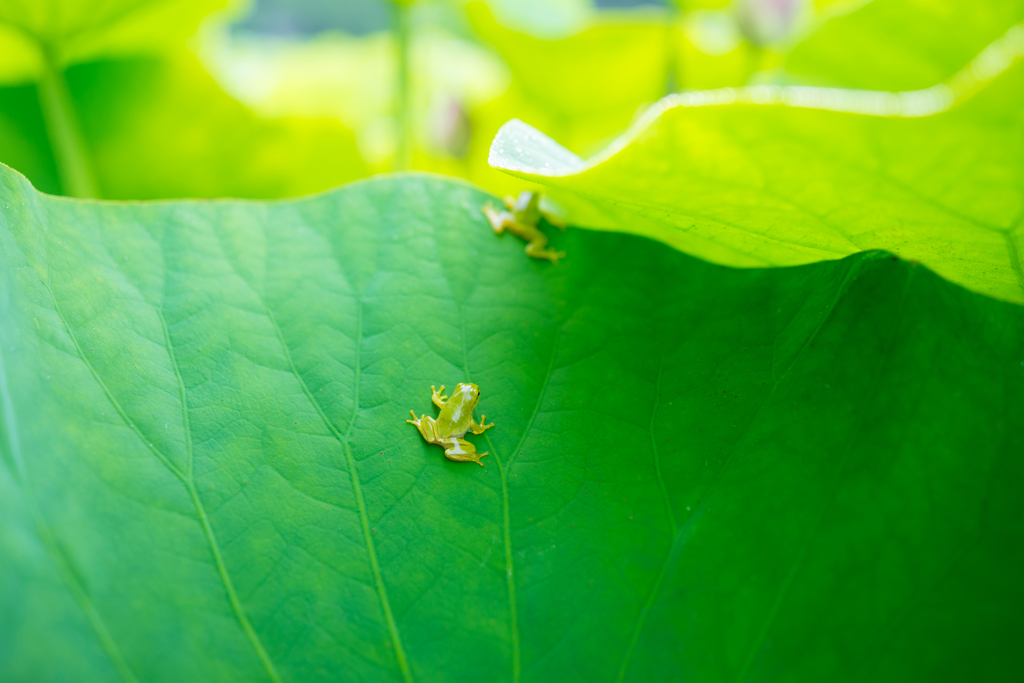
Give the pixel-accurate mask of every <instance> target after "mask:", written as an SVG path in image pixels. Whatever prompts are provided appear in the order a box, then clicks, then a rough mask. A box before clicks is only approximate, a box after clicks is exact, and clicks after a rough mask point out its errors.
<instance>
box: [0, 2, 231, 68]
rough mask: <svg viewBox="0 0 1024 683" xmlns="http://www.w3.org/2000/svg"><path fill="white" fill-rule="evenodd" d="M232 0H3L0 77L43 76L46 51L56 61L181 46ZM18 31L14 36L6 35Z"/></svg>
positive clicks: (0, 9) (62, 62) (63, 62)
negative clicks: (2, 51) (209, 16)
mask: <svg viewBox="0 0 1024 683" xmlns="http://www.w3.org/2000/svg"><path fill="white" fill-rule="evenodd" d="M229 3H230V0H95V1H89V2H83V0H48V1H47V2H31V1H29V2H24V1H23V0H0V31H2V33H0V46H2V47H5V48H7V49H8V50H9V51H8V52H7V53H6V54H5V60H4V61H5V62H8V61H13V63H14V64H17V65H19V67H18V68H17V69H15V68H13V66H11V65H10V64H7V65H5V67H4V68H2V69H0V77H3V78H6V79H7V80H9V81H19V80H33V81H34V80H38V79H39V78H41V77H42V72H43V63H44V61H45V60H46V56H45V54H44V53H47V52H48V53H49V54H50V59H52V60H53V61H54V62H55V63H56V64H57V65H59V66H61V67H66V66H68V65H70V64H74V63H77V62H83V61H90V60H95V59H97V58H101V57H112V56H119V55H125V54H131V55H136V54H139V53H143V54H153V53H154V52H157V51H161V50H163V49H166V48H167V47H169V46H173V47H177V46H178V45H179V44H181V43H182V42H183V41H184V40H185V39H186V38H188V37H189V36H190V35H192V33H194V32H195V30H196V27H197V26H198V25H199V23H200V21H201V20H202V19H204V18H206V17H207V16H208V15H209V14H211V13H212V12H214V11H216V10H220V9H224V8H225V7H227V6H228V5H229ZM11 34H14V36H12V37H10V38H6V37H5V36H8V35H11Z"/></svg>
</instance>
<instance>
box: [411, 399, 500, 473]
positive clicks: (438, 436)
mask: <svg viewBox="0 0 1024 683" xmlns="http://www.w3.org/2000/svg"><path fill="white" fill-rule="evenodd" d="M430 391H431V393H432V395H431V397H430V400H431V401H433V402H434V405H436V406H437V407H438V408H440V409H441V414H440V415H438V416H437V419H436V420H435V419H434V418H432V417H427V416H426V415H421V416H420V418H419V419H416V412H415V411H413V410H410V411H409V412H410V413H411V414H412V419H411V420H406V422H408V423H409V424H413V425H416V429H418V430H420V435H421V436H422V437H423V439H424V440H425V441H426V442H427V443H434V444H437V445H438V446H444V454H445V455H446V456H447V457H448V459H449V460H454V461H456V462H475V463H476V464H478V465H480V467H483V466H484V464H483V463H482V462H480V458H482V457H484V456H485V455H487V453H486V452H484V453H477V452H476V446H474V445H473V444H471V443H470V442H468V441H466V440H465V439H463V438H462V437H463V436H465V435H466V432H468V431H472V432H473V433H474V434H483V433H484V431H485V430H487V429H490V428H491V427H493V426H494V423H493V422H492V423H491V424H484V423H485V422H486V420H487V418H486V417H485V416H483V415H481V416H480V424H477V423H476V420H474V419H473V409H474V408H476V403H477V401H479V400H480V387H478V386H477V385H475V384H468V383H466V384H463V383H460V384H458V385H456V387H455V391H454V392H452V397H451V398H450V399H449V398H448V397H447V396H443V394H444V385H442V386H441V389H440V390H438V389H435V388H434V387H430Z"/></svg>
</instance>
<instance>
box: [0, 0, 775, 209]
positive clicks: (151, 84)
mask: <svg viewBox="0 0 1024 683" xmlns="http://www.w3.org/2000/svg"><path fill="white" fill-rule="evenodd" d="M226 4H227V3H226V2H225V0H203V1H200V0H191V1H186V0H176V1H175V2H170V3H168V2H151V1H140V2H127V0H125V1H124V2H122V3H121V4H118V3H108V4H105V5H104V6H103V8H102V10H101V11H98V12H91V11H89V10H88V9H87V6H88V3H78V4H76V3H75V2H71V1H70V0H68V1H66V2H62V3H58V4H55V5H54V4H50V5H47V6H46V8H45V9H44V8H42V7H41V6H40V7H39V8H34V9H33V8H31V7H30V8H28V9H26V8H25V7H24V6H23V5H21V4H19V3H14V2H13V1H11V2H7V3H0V46H7V48H8V49H7V55H8V58H7V59H6V60H5V61H4V64H3V65H2V66H0V83H2V82H6V83H7V84H8V85H7V86H5V87H4V88H0V99H2V100H4V101H5V102H8V105H7V106H5V107H3V109H2V110H0V127H2V130H3V131H4V133H5V134H4V136H3V137H2V138H0V161H4V162H6V163H9V164H10V165H12V166H13V167H15V168H18V169H20V170H22V171H23V172H25V173H26V174H27V175H28V177H29V178H30V179H32V180H33V181H34V182H35V183H36V184H37V185H38V186H39V187H40V188H41V189H44V190H46V191H48V192H57V193H74V192H73V190H72V185H71V184H69V183H73V179H74V178H75V177H76V175H77V176H82V175H83V174H84V175H85V176H92V177H91V179H89V178H87V180H86V181H85V182H84V186H85V187H89V186H91V187H92V188H93V189H92V191H93V192H95V193H98V194H99V195H100V196H104V197H108V198H155V197H183V196H197V197H209V196H240V197H266V198H270V197H279V196H293V195H298V194H305V193H309V192H315V191H318V190H322V189H326V188H327V187H331V186H334V185H336V184H339V183H341V182H345V181H347V180H351V179H354V178H357V177H363V176H366V175H368V174H370V173H375V172H383V171H388V170H391V169H393V168H396V167H399V166H402V165H403V164H404V162H401V161H400V160H399V159H398V157H397V155H398V153H399V150H400V149H401V148H402V145H403V144H405V143H404V142H403V140H405V139H406V138H409V140H408V143H409V144H408V146H409V147H410V149H411V163H412V168H416V169H421V170H430V171H436V172H441V173H446V174H452V175H458V176H461V177H464V178H466V179H469V180H471V181H473V182H475V183H477V184H479V185H482V186H484V187H488V188H491V189H493V190H495V191H499V192H512V191H514V190H516V189H519V188H521V187H523V185H522V183H521V181H518V180H515V179H512V178H509V177H507V176H505V175H504V174H502V173H500V172H497V171H494V170H493V169H491V168H490V167H489V166H488V164H487V152H488V148H489V146H490V142H491V140H492V139H493V137H494V135H495V133H496V132H497V130H498V128H499V127H500V126H501V125H502V124H503V123H504V122H505V121H507V120H509V119H511V118H521V119H524V120H528V121H530V122H532V123H533V124H534V125H536V126H537V127H539V128H541V129H542V130H544V131H545V132H547V133H548V134H549V135H552V136H553V137H555V138H557V139H559V140H560V141H562V143H563V144H565V145H566V146H567V147H568V148H570V149H572V150H574V151H576V152H577V153H580V154H591V153H593V152H595V151H597V150H598V149H600V148H601V147H602V146H603V145H604V144H606V143H608V142H609V141H610V140H612V139H613V138H614V137H615V135H617V134H618V133H620V132H621V131H622V130H624V129H625V128H626V127H627V126H628V125H629V123H630V122H631V121H632V120H634V118H635V117H636V116H637V115H638V114H639V113H640V112H641V111H643V109H644V108H646V107H647V106H649V105H650V104H651V103H653V102H654V101H656V100H657V99H658V98H659V97H661V96H663V95H664V94H665V93H666V92H670V91H672V90H676V89H679V88H686V87H713V86H720V85H738V84H741V83H743V82H746V81H747V80H749V79H750V78H751V77H752V76H753V75H754V74H755V73H757V72H760V71H763V70H764V69H766V68H769V67H771V66H772V65H773V64H775V63H776V62H777V59H778V58H777V55H778V54H779V53H778V52H777V51H775V50H774V48H773V49H770V50H765V49H764V48H763V47H757V48H754V47H753V46H751V45H749V44H748V43H746V42H745V41H744V39H743V36H742V31H741V30H740V29H739V28H738V27H739V24H738V23H737V20H736V14H735V12H734V10H732V9H730V8H728V7H725V6H723V4H722V3H717V4H716V3H697V4H694V5H687V6H686V8H685V11H680V10H679V8H674V6H672V7H666V6H664V5H660V4H659V3H654V4H650V3H643V4H642V6H638V7H623V5H637V4H640V3H630V2H602V3H599V4H600V5H602V6H603V7H604V8H597V7H595V6H593V5H591V4H590V3H589V2H586V1H584V0H564V1H562V2H557V3H552V2H543V3H524V2H505V1H502V0H491V1H490V3H489V4H488V3H485V2H482V1H481V0H471V1H469V2H461V1H455V0H452V1H448V2H445V1H436V0H423V1H421V2H417V3H412V4H411V5H410V6H409V7H407V8H405V9H400V8H396V7H395V6H393V5H390V4H389V3H386V2H383V1H382V0H380V1H370V0H365V1H363V2H357V3H341V4H338V5H329V4H324V3H319V2H306V3H298V4H293V3H286V4H281V3H273V2H268V3H260V4H259V6H258V7H257V8H256V11H251V9H252V8H249V9H248V10H247V9H246V6H245V5H239V4H237V3H236V4H233V5H230V6H226ZM609 6H613V7H609ZM214 10H218V12H214ZM736 11H739V10H736ZM211 12H213V14H212V15H211V14H210V13H211ZM247 12H248V14H249V18H248V19H246V18H245V16H246V14H247ZM397 12H404V13H406V14H408V22H407V23H408V24H409V26H410V27H411V32H410V36H411V37H410V39H409V40H410V50H409V53H408V54H409V55H410V57H409V63H410V64H411V70H410V74H411V76H410V79H409V86H408V87H409V89H410V92H409V96H408V98H404V96H402V92H403V90H402V88H401V87H400V80H399V79H398V74H399V73H400V70H399V68H398V67H399V65H400V61H401V60H400V55H402V54H404V53H403V52H402V51H401V50H399V49H398V48H399V44H398V43H396V39H395V35H394V34H393V33H391V32H390V31H388V30H380V29H382V28H384V27H386V26H387V25H388V23H389V22H393V21H394V17H395V16H396V13H397ZM207 15H210V17H209V18H208V19H207V20H206V22H205V23H204V24H203V27H204V28H202V30H199V32H198V33H196V31H197V28H198V27H199V26H200V20H202V19H203V18H204V17H206V16H207ZM338 27H342V28H344V29H345V30H347V31H349V33H344V32H339V31H338V30H337V29H338ZM318 29H327V30H326V31H320V32H319V33H318V32H317V31H318ZM314 34H315V35H314ZM190 35H191V36H192V38H191V39H189V40H187V41H186V38H187V37H188V36H190ZM189 53H194V54H196V55H198V57H199V59H200V63H201V64H202V66H201V67H200V66H198V65H197V63H196V62H195V60H194V59H193V58H192V57H190V56H189ZM47 55H49V56H47ZM47 59H49V60H50V61H51V62H52V63H53V65H54V66H55V70H54V73H55V74H56V75H57V77H58V81H60V80H63V81H64V82H66V91H67V97H65V98H63V99H64V100H66V102H65V105H64V106H47V104H46V103H47V102H60V101H62V100H61V97H59V95H60V93H61V92H62V89H64V86H63V85H61V84H60V83H59V82H58V84H57V85H56V86H53V85H52V83H50V81H48V80H47V79H46V78H44V76H45V75H46V73H47V71H46V69H45V68H44V66H45V65H46V63H47ZM204 72H205V73H204ZM207 73H209V74H210V75H207ZM211 76H212V79H211ZM33 82H38V87H39V89H40V96H41V101H42V102H43V106H42V107H40V106H39V104H37V103H33V102H32V99H33V98H32V94H31V90H32V89H33V88H32V85H31V84H32V83H33ZM47 92H53V93H57V95H56V96H50V97H45V96H43V95H45V94H46V93H47ZM232 100H237V101H238V104H237V105H236V104H234V103H232ZM406 100H408V102H409V104H408V106H407V107H403V106H402V105H401V103H402V102H405V101H406ZM399 110H403V111H405V110H408V116H406V115H405V114H402V113H401V112H400V111H399ZM406 120H407V121H408V124H402V121H406ZM403 125H407V126H408V131H406V132H404V133H403ZM154 131H159V135H154V134H153V133H154ZM55 136H56V138H55ZM54 139H58V140H65V141H66V142H61V143H59V144H56V145H55V144H54V142H53V141H54ZM67 141H69V142H67ZM76 141H77V142H76ZM76 169H78V170H76ZM62 175H63V176H64V177H63V178H62ZM80 184H83V183H81V182H80Z"/></svg>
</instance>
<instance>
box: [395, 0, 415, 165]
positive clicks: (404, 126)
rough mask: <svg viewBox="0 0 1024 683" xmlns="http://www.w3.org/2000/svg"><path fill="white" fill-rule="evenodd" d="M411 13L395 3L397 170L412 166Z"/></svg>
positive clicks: (406, 8) (405, 7)
mask: <svg viewBox="0 0 1024 683" xmlns="http://www.w3.org/2000/svg"><path fill="white" fill-rule="evenodd" d="M409 15H410V9H409V5H406V4H404V3H401V2H396V3H395V42H396V43H397V45H398V93H397V97H396V98H395V109H396V112H395V113H396V118H397V119H398V154H397V155H396V157H395V170H396V171H408V170H409V169H411V168H412V101H411V100H412V93H411V92H410V90H411V79H410V77H409V60H410V58H411V54H410V53H411V52H412V50H411V43H412V30H411V26H410V16H409Z"/></svg>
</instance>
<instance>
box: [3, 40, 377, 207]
mask: <svg viewBox="0 0 1024 683" xmlns="http://www.w3.org/2000/svg"><path fill="white" fill-rule="evenodd" d="M67 81H68V86H69V91H70V95H71V99H70V102H71V104H72V107H73V108H74V112H75V116H76V118H77V120H78V122H79V124H80V127H81V129H82V133H83V139H84V143H85V151H86V153H87V154H88V157H89V164H90V165H91V167H92V170H93V172H94V173H95V175H96V185H97V188H98V190H99V193H100V194H101V196H104V197H107V198H117V199H151V198H163V197H216V196H236V197H282V196H292V195H299V194H307V193H310V192H317V191H320V190H324V189H327V188H329V187H333V186H335V185H338V184H340V183H343V182H347V181H349V180H352V179H354V178H359V177H362V176H365V175H367V173H368V172H369V170H368V168H367V166H366V164H365V163H364V162H363V161H362V159H361V157H360V156H359V152H358V150H357V148H356V142H355V138H354V136H353V134H352V132H351V131H350V130H349V129H348V128H346V127H345V126H344V125H342V124H341V123H339V122H338V121H331V120H327V119H298V118H278V119H266V118H262V117H260V116H258V115H256V114H255V113H253V112H252V111H250V110H249V109H247V108H246V107H245V106H244V105H242V104H241V103H239V102H237V101H235V100H234V99H232V98H231V97H229V96H228V95H227V94H225V93H224V91H223V90H222V89H221V88H220V86H218V85H217V84H216V83H215V82H214V81H213V79H212V78H211V77H210V76H209V75H208V74H207V73H206V72H205V71H204V70H203V68H202V67H201V66H200V65H199V64H198V62H197V61H196V59H195V57H193V56H192V55H191V54H189V53H186V52H184V51H179V52H177V53H171V54H166V55H164V56H162V57H160V58H136V59H130V60H116V61H104V62H94V63H90V64H80V65H76V66H73V67H71V68H70V69H69V70H68V72H67ZM0 133H2V134H0V160H2V161H4V162H6V163H8V164H10V165H11V166H14V167H15V168H17V169H18V170H20V171H22V172H24V173H25V174H26V175H28V176H29V178H30V179H32V181H33V182H35V183H36V184H37V185H38V186H39V188H40V189H43V190H45V191H47V192H51V193H61V192H63V191H64V190H65V188H64V187H63V186H62V184H61V180H60V177H59V175H58V174H57V172H56V168H55V165H54V161H53V155H52V153H51V146H50V142H49V139H48V137H47V134H46V128H45V126H44V124H43V115H42V111H41V110H40V107H39V100H38V97H37V94H36V91H35V87H34V86H15V87H7V88H0Z"/></svg>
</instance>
